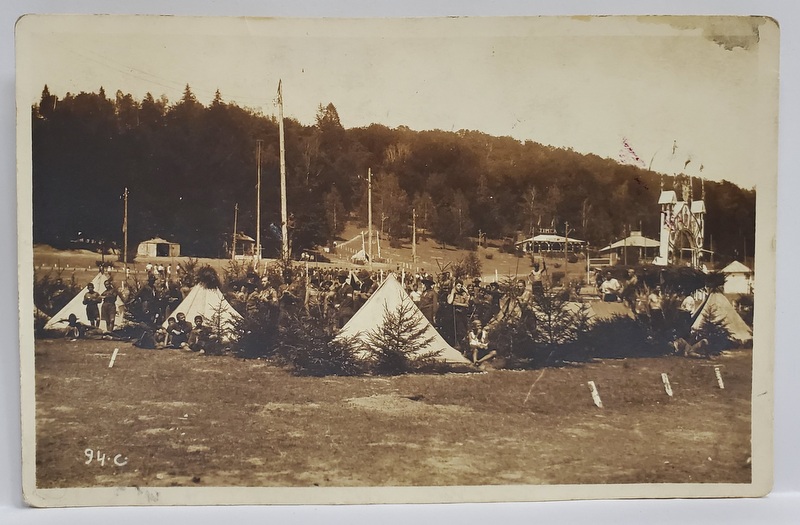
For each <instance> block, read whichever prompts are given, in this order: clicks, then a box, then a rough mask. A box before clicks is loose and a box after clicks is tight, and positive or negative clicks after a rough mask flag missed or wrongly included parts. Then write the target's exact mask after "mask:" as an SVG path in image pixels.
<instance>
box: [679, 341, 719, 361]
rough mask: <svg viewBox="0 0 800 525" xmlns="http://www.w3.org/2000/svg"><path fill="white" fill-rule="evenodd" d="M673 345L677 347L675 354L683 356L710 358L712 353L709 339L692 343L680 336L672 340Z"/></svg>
mask: <svg viewBox="0 0 800 525" xmlns="http://www.w3.org/2000/svg"><path fill="white" fill-rule="evenodd" d="M672 346H673V348H675V355H678V356H681V357H694V358H696V359H703V358H708V357H710V355H711V353H710V348H709V345H708V339H700V340H699V341H697V342H696V343H694V344H692V343H690V342H689V341H687V340H686V339H684V338H682V337H679V338H677V339H676V340H675V341H673V342H672Z"/></svg>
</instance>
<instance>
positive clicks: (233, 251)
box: [231, 202, 239, 260]
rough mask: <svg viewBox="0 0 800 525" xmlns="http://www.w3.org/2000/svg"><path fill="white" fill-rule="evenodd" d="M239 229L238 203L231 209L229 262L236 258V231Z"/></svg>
mask: <svg viewBox="0 0 800 525" xmlns="http://www.w3.org/2000/svg"><path fill="white" fill-rule="evenodd" d="M238 227H239V203H238V202H237V203H236V204H235V205H234V207H233V243H232V244H231V260H234V259H235V258H236V230H237V229H238Z"/></svg>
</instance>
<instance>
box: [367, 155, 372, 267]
mask: <svg viewBox="0 0 800 525" xmlns="http://www.w3.org/2000/svg"><path fill="white" fill-rule="evenodd" d="M367 226H368V228H369V230H368V231H369V236H368V240H369V244H367V250H368V254H367V255H368V256H369V267H370V268H372V168H367Z"/></svg>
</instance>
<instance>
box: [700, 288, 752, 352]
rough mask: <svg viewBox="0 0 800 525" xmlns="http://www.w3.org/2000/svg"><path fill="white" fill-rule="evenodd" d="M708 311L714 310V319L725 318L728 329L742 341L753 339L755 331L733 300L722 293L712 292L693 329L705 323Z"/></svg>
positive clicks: (736, 338)
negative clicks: (743, 317) (741, 314)
mask: <svg viewBox="0 0 800 525" xmlns="http://www.w3.org/2000/svg"><path fill="white" fill-rule="evenodd" d="M706 312H713V315H714V319H715V320H719V319H724V320H725V322H726V324H725V326H727V328H728V330H730V331H731V337H733V338H734V339H735V340H737V341H739V342H741V343H747V342H750V341H752V340H753V331H752V330H751V329H750V327H749V326H747V323H745V322H744V320H743V319H742V316H740V315H739V312H737V311H736V309H735V308H734V307H733V305H732V304H731V302H730V301H729V300H728V298H727V297H725V296H724V295H723V294H721V293H712V294H711V296H710V297H709V298H708V302H707V303H706V305H705V306H704V307H703V311H702V312H701V313H700V315H698V316H697V319H696V320H695V322H694V324H692V329H693V330H698V329H700V327H701V326H702V325H703V322H704V319H703V318H704V316H705V313H706Z"/></svg>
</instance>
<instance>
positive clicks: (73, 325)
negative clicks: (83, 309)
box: [66, 314, 89, 341]
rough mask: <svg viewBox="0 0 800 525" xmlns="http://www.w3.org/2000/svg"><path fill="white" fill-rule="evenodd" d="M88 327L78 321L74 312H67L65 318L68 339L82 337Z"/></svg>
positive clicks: (73, 339)
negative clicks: (67, 314) (67, 315)
mask: <svg viewBox="0 0 800 525" xmlns="http://www.w3.org/2000/svg"><path fill="white" fill-rule="evenodd" d="M87 328H89V327H88V326H86V325H85V324H83V323H82V322H80V321H78V316H77V315H75V314H69V317H68V318H67V335H66V336H67V338H68V339H69V340H70V341H75V340H76V339H83V338H84V337H86V329H87Z"/></svg>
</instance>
